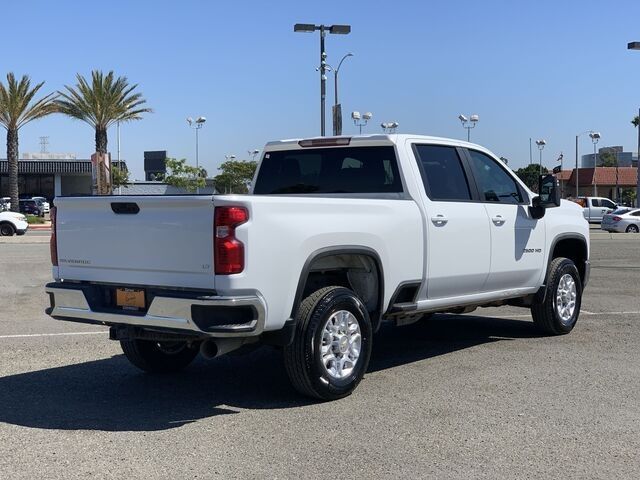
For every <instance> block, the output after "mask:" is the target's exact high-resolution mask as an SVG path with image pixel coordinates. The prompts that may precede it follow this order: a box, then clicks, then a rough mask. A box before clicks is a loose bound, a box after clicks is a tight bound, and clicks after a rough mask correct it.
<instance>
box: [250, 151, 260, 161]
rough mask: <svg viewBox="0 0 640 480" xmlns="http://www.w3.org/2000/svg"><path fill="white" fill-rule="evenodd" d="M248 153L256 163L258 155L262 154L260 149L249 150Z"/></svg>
mask: <svg viewBox="0 0 640 480" xmlns="http://www.w3.org/2000/svg"><path fill="white" fill-rule="evenodd" d="M247 153H248V154H249V155H250V156H251V161H255V159H256V155H258V154H259V153H260V150H258V149H254V150H247Z"/></svg>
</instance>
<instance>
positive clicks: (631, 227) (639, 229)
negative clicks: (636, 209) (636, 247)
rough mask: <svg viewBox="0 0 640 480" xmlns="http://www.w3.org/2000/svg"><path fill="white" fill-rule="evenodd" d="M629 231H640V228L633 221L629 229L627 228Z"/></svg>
mask: <svg viewBox="0 0 640 480" xmlns="http://www.w3.org/2000/svg"><path fill="white" fill-rule="evenodd" d="M625 231H626V232H627V233H638V232H639V231H640V228H638V226H637V225H634V224H633V223H632V224H631V225H629V226H628V227H627V229H626V230H625Z"/></svg>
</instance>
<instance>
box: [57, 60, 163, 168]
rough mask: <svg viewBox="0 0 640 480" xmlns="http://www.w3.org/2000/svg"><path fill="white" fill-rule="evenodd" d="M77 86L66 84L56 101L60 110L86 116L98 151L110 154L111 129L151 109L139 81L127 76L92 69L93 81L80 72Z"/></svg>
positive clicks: (81, 116)
mask: <svg viewBox="0 0 640 480" xmlns="http://www.w3.org/2000/svg"><path fill="white" fill-rule="evenodd" d="M76 79H77V81H78V83H77V84H76V86H75V87H70V86H68V85H65V87H64V88H65V91H62V92H61V91H58V94H59V98H58V99H57V100H56V101H55V103H56V105H57V107H58V110H59V111H60V112H62V113H64V114H65V115H68V116H69V117H71V118H75V119H78V120H82V121H83V122H85V123H87V124H89V125H90V126H91V127H93V129H94V130H95V142H96V153H101V154H105V155H106V154H107V142H108V140H107V130H108V128H109V127H110V126H111V125H113V124H114V123H116V122H129V121H132V120H140V119H141V118H142V114H143V113H148V112H151V109H150V108H147V107H144V106H143V105H144V104H145V103H146V102H147V101H146V100H145V99H144V98H142V94H141V93H134V90H135V89H136V88H137V87H138V85H135V84H134V85H131V84H129V82H128V80H127V77H118V78H114V75H113V72H112V71H111V72H109V73H107V74H106V75H104V74H103V73H102V71H100V70H93V71H92V72H91V83H89V81H88V80H87V79H86V78H84V77H83V76H82V75H80V74H77V75H76ZM102 158H103V157H100V156H99V157H98V162H99V165H96V168H97V169H98V171H103V169H104V164H103V163H102Z"/></svg>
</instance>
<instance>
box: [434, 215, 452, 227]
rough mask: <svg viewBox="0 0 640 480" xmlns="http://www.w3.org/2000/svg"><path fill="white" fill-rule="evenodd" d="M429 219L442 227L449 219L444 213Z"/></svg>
mask: <svg viewBox="0 0 640 480" xmlns="http://www.w3.org/2000/svg"><path fill="white" fill-rule="evenodd" d="M431 221H432V222H433V224H434V225H435V226H436V227H443V226H445V225H446V224H447V222H448V221H449V220H448V219H447V217H445V216H444V215H441V214H438V215H436V216H435V217H431Z"/></svg>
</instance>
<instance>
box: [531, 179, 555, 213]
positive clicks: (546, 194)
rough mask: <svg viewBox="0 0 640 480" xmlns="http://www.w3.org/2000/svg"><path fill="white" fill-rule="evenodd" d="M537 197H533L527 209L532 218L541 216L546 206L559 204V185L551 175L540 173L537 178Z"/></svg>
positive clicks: (550, 206) (551, 206)
mask: <svg viewBox="0 0 640 480" xmlns="http://www.w3.org/2000/svg"><path fill="white" fill-rule="evenodd" d="M538 192H540V194H539V195H538V196H537V197H533V199H532V201H531V207H529V210H530V212H531V216H532V217H533V218H542V217H543V216H544V211H545V209H547V208H553V207H559V206H560V186H559V184H558V179H557V178H556V177H555V176H553V175H541V176H540V178H539V180H538Z"/></svg>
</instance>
